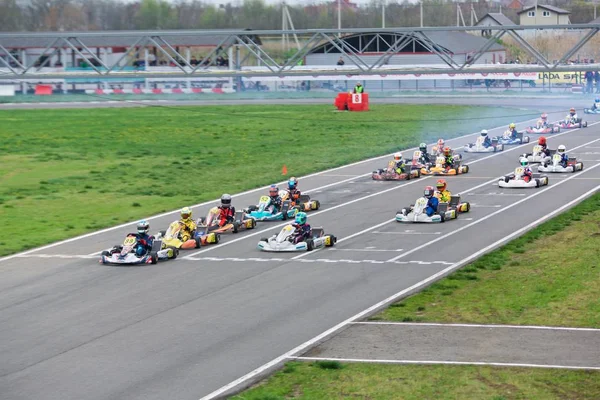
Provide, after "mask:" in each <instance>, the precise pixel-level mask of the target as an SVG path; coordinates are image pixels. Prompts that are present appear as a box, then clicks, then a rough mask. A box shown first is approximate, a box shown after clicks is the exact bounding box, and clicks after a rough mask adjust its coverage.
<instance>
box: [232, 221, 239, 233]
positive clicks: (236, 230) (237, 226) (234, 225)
mask: <svg viewBox="0 0 600 400" xmlns="http://www.w3.org/2000/svg"><path fill="white" fill-rule="evenodd" d="M239 229H240V223H239V222H238V221H233V233H238V232H239Z"/></svg>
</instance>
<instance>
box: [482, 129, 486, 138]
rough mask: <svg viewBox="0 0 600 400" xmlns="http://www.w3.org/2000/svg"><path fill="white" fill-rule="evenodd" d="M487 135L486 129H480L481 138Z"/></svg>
mask: <svg viewBox="0 0 600 400" xmlns="http://www.w3.org/2000/svg"><path fill="white" fill-rule="evenodd" d="M487 134H488V131H487V129H482V130H481V136H484V137H485V136H487Z"/></svg>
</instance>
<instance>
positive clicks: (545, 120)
mask: <svg viewBox="0 0 600 400" xmlns="http://www.w3.org/2000/svg"><path fill="white" fill-rule="evenodd" d="M540 118H541V120H542V127H543V128H548V114H546V113H543V114H542V115H541V116H540Z"/></svg>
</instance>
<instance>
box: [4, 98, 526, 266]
mask: <svg viewBox="0 0 600 400" xmlns="http://www.w3.org/2000/svg"><path fill="white" fill-rule="evenodd" d="M332 108H333V107H329V106H323V105H319V106H296V105H292V106H243V107H238V106H220V107H148V108H126V109H119V108H110V109H72V110H11V111H0V126H1V127H2V128H1V129H0V183H1V186H0V223H1V224H2V227H3V229H4V231H5V232H20V231H21V230H22V229H24V227H25V226H27V227H35V229H29V228H28V235H27V236H25V235H17V236H15V237H12V238H10V239H9V238H8V237H4V238H3V239H1V240H0V255H5V254H9V253H13V252H16V251H19V250H23V249H26V248H31V247H35V246H39V245H41V244H45V243H49V242H52V241H56V240H59V239H63V238H67V237H71V236H75V235H77V234H81V233H84V232H86V231H92V230H97V229H100V228H103V227H106V226H111V225H115V224H117V223H119V222H126V221H132V220H135V219H137V218H142V217H145V216H149V215H152V214H155V213H158V212H161V211H166V210H172V209H176V208H179V207H182V206H184V205H191V204H196V203H199V202H202V201H205V200H210V199H214V198H218V197H219V196H220V195H221V194H222V193H223V192H229V193H236V192H240V191H243V190H247V189H250V188H253V187H258V186H261V185H266V184H269V183H272V182H274V181H275V182H277V181H281V180H282V178H283V177H282V175H281V169H282V166H283V165H284V164H286V165H287V167H288V170H289V175H288V176H290V175H296V176H300V175H304V174H307V173H311V172H314V171H317V170H323V169H326V168H330V167H335V166H339V165H342V164H345V163H348V162H352V161H356V160H359V159H364V158H367V157H371V156H375V155H381V154H386V153H389V152H392V151H395V150H398V149H400V148H408V147H411V146H413V145H418V143H419V142H420V141H428V142H431V141H433V140H435V139H436V138H437V137H438V136H440V135H442V136H444V137H446V138H447V137H449V136H456V135H460V134H466V133H471V132H474V131H476V130H479V129H482V128H484V127H485V128H490V127H492V126H497V125H500V124H505V123H508V122H509V121H513V120H525V119H530V118H532V117H534V116H535V115H537V112H534V111H523V110H518V111H517V110H512V109H506V108H481V107H462V106H436V107H435V108H430V107H427V106H405V105H381V106H374V107H373V110H372V111H370V112H368V113H336V112H333V111H332ZM300 188H302V182H300ZM234 202H235V200H234ZM156 228H158V227H156Z"/></svg>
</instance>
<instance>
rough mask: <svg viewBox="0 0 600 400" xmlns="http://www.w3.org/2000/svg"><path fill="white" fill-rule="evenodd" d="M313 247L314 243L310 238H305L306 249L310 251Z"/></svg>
mask: <svg viewBox="0 0 600 400" xmlns="http://www.w3.org/2000/svg"><path fill="white" fill-rule="evenodd" d="M314 248H315V243H314V242H313V240H312V239H306V251H312V250H313V249H314Z"/></svg>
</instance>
